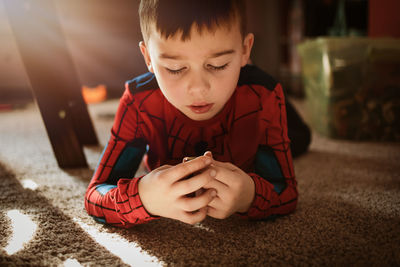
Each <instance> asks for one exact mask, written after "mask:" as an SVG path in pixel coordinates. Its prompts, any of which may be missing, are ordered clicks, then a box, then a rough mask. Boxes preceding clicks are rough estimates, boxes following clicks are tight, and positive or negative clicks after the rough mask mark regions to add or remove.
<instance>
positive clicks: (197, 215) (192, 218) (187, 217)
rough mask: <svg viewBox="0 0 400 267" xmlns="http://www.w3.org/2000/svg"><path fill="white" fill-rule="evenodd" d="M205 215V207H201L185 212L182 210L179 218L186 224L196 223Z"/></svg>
mask: <svg viewBox="0 0 400 267" xmlns="http://www.w3.org/2000/svg"><path fill="white" fill-rule="evenodd" d="M206 216H207V208H201V209H200V210H199V211H197V212H186V211H183V212H182V215H181V218H179V220H180V221H182V222H184V223H188V224H191V225H193V224H196V223H198V222H201V221H203V220H204V219H205V218H206Z"/></svg>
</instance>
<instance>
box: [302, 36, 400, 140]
mask: <svg viewBox="0 0 400 267" xmlns="http://www.w3.org/2000/svg"><path fill="white" fill-rule="evenodd" d="M298 50H299V54H300V56H301V59H302V71H303V74H302V76H303V84H304V88H305V93H306V102H307V107H308V120H309V123H310V124H311V126H312V127H313V129H315V130H316V131H317V132H319V133H321V134H323V135H325V136H329V137H333V138H342V139H352V140H383V141H400V131H399V129H400V121H399V120H400V40H399V39H368V38H357V37H349V38H330V37H329V38H318V39H315V40H309V41H305V42H303V43H302V44H300V45H299V47H298Z"/></svg>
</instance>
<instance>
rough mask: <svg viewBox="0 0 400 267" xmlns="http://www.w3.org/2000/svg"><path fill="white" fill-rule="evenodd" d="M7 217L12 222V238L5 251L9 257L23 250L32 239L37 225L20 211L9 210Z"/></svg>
mask: <svg viewBox="0 0 400 267" xmlns="http://www.w3.org/2000/svg"><path fill="white" fill-rule="evenodd" d="M7 216H8V217H9V218H10V220H11V225H12V237H11V239H10V240H9V243H8V245H7V246H6V247H5V248H4V250H5V251H6V252H7V254H8V255H12V254H14V253H16V252H18V251H19V250H21V249H22V248H23V247H24V245H25V244H26V243H28V242H29V241H30V240H31V239H32V237H33V235H34V234H35V232H36V229H37V225H36V223H34V222H33V221H32V220H31V219H30V218H29V216H27V215H25V214H22V213H21V212H20V211H18V210H9V211H8V212H7Z"/></svg>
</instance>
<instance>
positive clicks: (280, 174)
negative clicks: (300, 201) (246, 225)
mask: <svg viewBox="0 0 400 267" xmlns="http://www.w3.org/2000/svg"><path fill="white" fill-rule="evenodd" d="M207 150H209V151H211V152H212V154H213V157H214V159H216V160H218V161H224V162H231V163H233V164H234V165H236V166H238V167H240V168H241V169H242V170H244V171H245V172H247V173H248V174H249V175H250V176H251V177H252V179H253V180H254V182H255V197H254V201H253V203H252V205H251V207H250V209H249V210H248V212H247V213H245V214H240V215H241V216H244V217H248V218H252V219H261V218H267V217H269V216H271V215H283V214H287V213H290V212H292V211H293V210H294V209H295V208H296V204H297V196H298V193H297V188H296V187H297V183H296V180H295V175H294V171H293V165H292V156H291V153H290V141H289V138H288V135H287V123H286V110H285V98H284V94H283V90H282V87H281V85H280V84H279V83H277V82H275V81H274V80H273V79H272V78H271V77H270V76H268V75H267V74H265V73H263V72H262V71H261V70H260V69H258V68H257V67H255V66H246V67H244V68H242V70H241V74H240V78H239V82H238V86H237V88H236V90H235V92H234V93H233V95H232V97H231V98H230V99H229V101H228V102H227V103H226V105H225V106H224V108H223V110H222V111H221V112H220V113H219V114H217V115H216V116H215V117H213V118H212V119H210V120H207V121H193V120H191V119H189V118H188V117H186V116H185V115H184V114H183V113H181V112H180V111H179V110H177V109H176V108H175V107H174V106H172V105H171V104H170V103H169V102H168V101H167V100H166V99H165V97H164V96H163V94H162V93H161V91H160V89H159V87H158V84H157V81H156V79H155V76H154V74H152V73H147V74H144V75H142V76H139V77H137V78H135V79H133V80H131V81H128V82H127V83H126V90H125V92H124V94H123V96H122V98H121V100H120V104H119V107H118V111H117V114H116V118H115V122H114V125H113V127H112V130H111V138H110V140H109V142H108V145H107V146H106V148H105V149H104V152H103V155H102V156H101V159H100V163H99V165H98V167H97V169H96V171H95V174H94V176H93V178H92V180H91V182H90V184H89V187H88V190H87V192H86V196H85V207H86V210H87V212H88V213H89V215H91V216H93V217H94V218H95V219H96V220H97V221H99V222H102V223H106V224H112V225H117V226H121V227H131V226H133V225H135V224H139V223H144V222H147V221H150V220H153V219H155V218H158V217H154V216H152V215H150V214H149V213H148V212H147V211H146V210H145V208H144V207H143V204H142V202H141V200H140V196H139V194H138V181H139V179H140V178H141V177H134V175H135V173H136V170H137V168H138V166H139V163H140V162H141V160H142V158H143V155H144V154H145V153H146V151H147V165H148V167H149V168H150V169H151V170H152V169H155V168H157V167H159V166H161V165H165V164H170V165H175V164H178V163H180V162H182V159H183V158H184V157H187V156H199V155H202V154H203V153H204V152H205V151H207ZM160 197H162V196H160Z"/></svg>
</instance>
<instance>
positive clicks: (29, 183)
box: [21, 179, 39, 191]
mask: <svg viewBox="0 0 400 267" xmlns="http://www.w3.org/2000/svg"><path fill="white" fill-rule="evenodd" d="M21 184H22V187H23V188H25V189H30V190H32V191H35V190H36V189H37V188H38V187H39V186H38V184H37V183H35V182H34V181H32V180H31V179H25V180H22V181H21Z"/></svg>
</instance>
